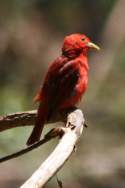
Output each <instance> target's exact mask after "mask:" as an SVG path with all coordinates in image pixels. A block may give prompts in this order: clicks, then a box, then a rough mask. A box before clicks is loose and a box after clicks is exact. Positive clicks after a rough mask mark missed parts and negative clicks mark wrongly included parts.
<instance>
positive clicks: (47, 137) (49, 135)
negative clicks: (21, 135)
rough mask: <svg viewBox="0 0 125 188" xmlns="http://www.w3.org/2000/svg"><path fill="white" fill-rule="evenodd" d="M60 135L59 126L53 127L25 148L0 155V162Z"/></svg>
mask: <svg viewBox="0 0 125 188" xmlns="http://www.w3.org/2000/svg"><path fill="white" fill-rule="evenodd" d="M60 135H62V129H61V127H57V128H53V129H51V130H50V131H49V132H48V133H47V134H46V135H45V136H44V138H43V139H42V140H40V141H38V142H37V143H34V144H33V145H31V146H29V147H26V148H24V149H22V150H19V151H17V152H15V153H12V154H10V155H6V156H4V157H1V158H0V163H3V162H5V161H8V160H10V159H13V158H16V157H19V156H21V155H24V154H25V153H28V152H29V151H32V150H33V149H36V148H38V147H40V146H41V145H43V144H45V143H47V142H48V141H50V140H51V139H53V138H55V137H57V136H60Z"/></svg>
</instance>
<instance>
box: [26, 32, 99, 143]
mask: <svg viewBox="0 0 125 188" xmlns="http://www.w3.org/2000/svg"><path fill="white" fill-rule="evenodd" d="M91 48H95V49H97V50H99V49H100V48H99V47H98V46H97V45H95V44H94V43H92V42H91V41H90V39H89V38H88V37H87V36H85V35H84V34H71V35H68V36H66V37H65V38H64V42H63V46H62V54H61V55H60V56H59V57H58V58H57V59H56V60H55V61H54V62H53V63H52V64H51V65H50V67H49V69H48V72H47V74H46V76H45V79H44V82H43V86H42V88H41V90H40V92H39V93H38V94H37V95H36V97H35V101H39V102H40V105H39V108H38V112H37V119H36V123H35V126H34V128H33V131H32V133H31V135H30V137H29V139H28V141H27V145H31V144H33V143H35V142H37V141H39V140H40V136H41V133H42V130H43V127H44V123H45V121H46V120H47V119H48V117H50V118H51V115H52V113H53V112H54V111H60V110H65V109H67V108H70V107H72V106H75V105H76V104H77V103H78V102H79V101H80V99H81V97H82V95H83V94H84V92H85V91H86V88H87V85H88V70H89V66H88V51H89V49H91Z"/></svg>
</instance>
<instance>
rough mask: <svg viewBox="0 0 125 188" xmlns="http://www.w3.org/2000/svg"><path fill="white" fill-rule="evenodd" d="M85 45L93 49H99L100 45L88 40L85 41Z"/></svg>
mask: <svg viewBox="0 0 125 188" xmlns="http://www.w3.org/2000/svg"><path fill="white" fill-rule="evenodd" d="M87 46H88V47H89V48H94V49H96V50H100V47H99V46H97V45H96V44H94V43H93V42H88V43H87Z"/></svg>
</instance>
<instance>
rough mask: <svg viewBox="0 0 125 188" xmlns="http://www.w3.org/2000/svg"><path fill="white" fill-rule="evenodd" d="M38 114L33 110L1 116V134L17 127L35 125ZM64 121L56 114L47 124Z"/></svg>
mask: <svg viewBox="0 0 125 188" xmlns="http://www.w3.org/2000/svg"><path fill="white" fill-rule="evenodd" d="M36 112H37V111H36V110H31V111H24V112H18V113H13V114H9V115H6V116H0V132H1V131H5V130H7V129H11V128H15V127H21V126H31V125H34V123H35V120H36ZM62 119H63V118H62V117H61V115H60V114H59V113H55V114H54V115H53V117H52V118H51V120H49V121H47V123H52V122H57V121H59V120H61V121H62Z"/></svg>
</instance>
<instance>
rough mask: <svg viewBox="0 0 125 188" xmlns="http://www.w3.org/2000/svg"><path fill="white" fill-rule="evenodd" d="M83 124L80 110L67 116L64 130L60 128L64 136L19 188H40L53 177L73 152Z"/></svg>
mask: <svg viewBox="0 0 125 188" xmlns="http://www.w3.org/2000/svg"><path fill="white" fill-rule="evenodd" d="M84 123H85V120H84V117H83V113H82V111H81V110H79V109H75V110H74V111H73V112H71V113H70V114H69V115H68V118H67V124H66V128H62V130H63V131H64V134H63V136H62V138H61V140H60V142H59V144H58V145H57V147H56V148H55V150H54V151H53V152H52V153H51V154H50V156H49V157H48V158H47V159H46V160H45V161H44V162H43V164H42V165H41V166H40V167H39V168H38V169H37V170H36V172H35V173H34V174H33V175H32V176H31V177H30V178H29V179H28V180H27V181H26V182H25V183H24V184H23V185H22V186H21V187H20V188H29V187H30V188H41V187H43V186H44V185H45V184H46V183H47V182H48V181H49V180H50V179H51V178H52V176H54V174H55V173H56V172H57V171H58V170H59V169H60V168H61V167H62V166H63V164H64V163H65V162H66V161H67V159H68V158H69V157H70V155H71V154H72V152H73V151H74V147H75V145H76V143H77V141H78V139H79V137H80V135H81V134H82V130H83V125H84Z"/></svg>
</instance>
